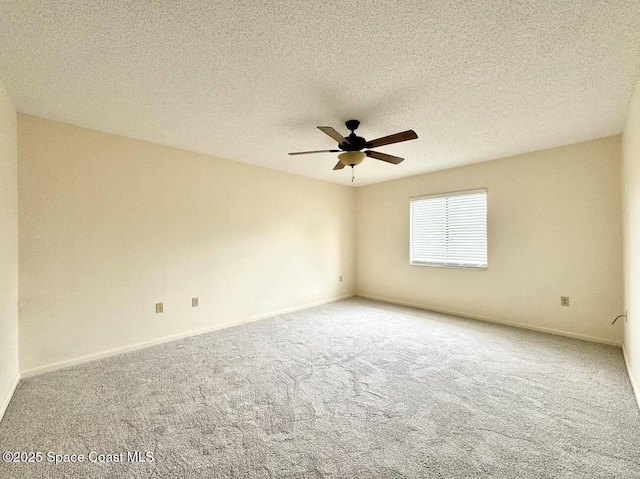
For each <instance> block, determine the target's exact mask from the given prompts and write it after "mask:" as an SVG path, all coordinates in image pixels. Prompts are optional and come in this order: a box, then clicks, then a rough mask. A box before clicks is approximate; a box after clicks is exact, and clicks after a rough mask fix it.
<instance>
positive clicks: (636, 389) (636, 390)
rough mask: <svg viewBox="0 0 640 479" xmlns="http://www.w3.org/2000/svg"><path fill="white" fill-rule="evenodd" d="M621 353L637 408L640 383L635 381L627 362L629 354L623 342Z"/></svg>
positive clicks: (639, 398) (639, 406) (639, 407)
mask: <svg viewBox="0 0 640 479" xmlns="http://www.w3.org/2000/svg"><path fill="white" fill-rule="evenodd" d="M622 355H623V356H624V364H625V365H626V366H627V374H628V375H629V381H630V382H631V389H633V394H634V395H635V397H636V402H637V403H638V409H640V384H637V383H636V380H635V376H634V375H633V372H632V371H631V363H630V362H629V356H627V350H626V349H625V348H624V344H623V345H622Z"/></svg>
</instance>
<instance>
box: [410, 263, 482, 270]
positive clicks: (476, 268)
mask: <svg viewBox="0 0 640 479" xmlns="http://www.w3.org/2000/svg"><path fill="white" fill-rule="evenodd" d="M409 265H410V266H431V267H432V268H452V269H473V270H476V271H487V270H488V269H489V268H488V266H465V265H457V264H437V263H415V262H410V263H409Z"/></svg>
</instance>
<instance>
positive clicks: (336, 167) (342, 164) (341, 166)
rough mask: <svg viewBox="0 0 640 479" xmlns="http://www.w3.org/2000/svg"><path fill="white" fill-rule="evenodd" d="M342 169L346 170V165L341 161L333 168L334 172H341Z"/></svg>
mask: <svg viewBox="0 0 640 479" xmlns="http://www.w3.org/2000/svg"><path fill="white" fill-rule="evenodd" d="M342 168H344V163H343V162H341V161H339V162H337V163H336V166H334V167H333V169H334V170H341V169H342Z"/></svg>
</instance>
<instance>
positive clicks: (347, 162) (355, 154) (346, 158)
mask: <svg viewBox="0 0 640 479" xmlns="http://www.w3.org/2000/svg"><path fill="white" fill-rule="evenodd" d="M366 157H367V155H365V154H364V152H362V151H347V152H345V153H341V154H339V155H338V159H339V160H340V163H342V164H343V165H344V166H355V165H359V164H360V163H362V162H363V161H364V159H365V158H366Z"/></svg>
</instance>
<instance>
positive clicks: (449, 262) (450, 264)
mask: <svg viewBox="0 0 640 479" xmlns="http://www.w3.org/2000/svg"><path fill="white" fill-rule="evenodd" d="M478 193H484V195H485V198H486V206H485V227H484V232H485V247H486V250H485V251H486V254H485V259H486V261H485V262H484V263H465V262H464V261H461V260H460V259H458V260H456V259H448V258H447V259H446V260H445V261H442V262H440V261H421V260H419V259H414V251H413V250H414V231H413V229H414V228H413V225H414V222H413V203H414V202H418V201H421V200H428V199H435V198H450V197H459V196H467V195H473V194H478ZM488 202H489V195H488V193H487V189H486V188H479V189H474V190H463V191H453V192H449V193H439V194H435V195H426V196H416V197H412V198H409V264H411V265H413V266H433V267H438V268H462V269H474V270H487V269H488V264H489V259H488V256H489V251H488V250H489V247H488V224H487V223H488V220H487V216H488V211H487V210H488ZM445 221H448V218H446V219H445Z"/></svg>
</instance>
